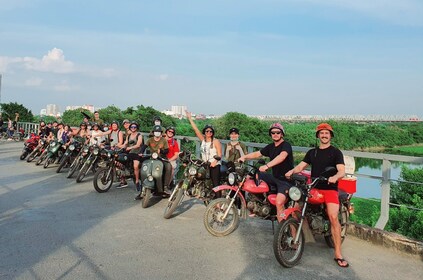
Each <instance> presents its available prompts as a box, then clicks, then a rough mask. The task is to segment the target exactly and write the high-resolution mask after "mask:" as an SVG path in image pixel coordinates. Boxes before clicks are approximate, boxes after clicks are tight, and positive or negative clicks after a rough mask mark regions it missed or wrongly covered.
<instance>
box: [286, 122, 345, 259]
mask: <svg viewBox="0 0 423 280" xmlns="http://www.w3.org/2000/svg"><path fill="white" fill-rule="evenodd" d="M333 137H334V134H333V129H332V126H330V125H329V124H327V123H321V124H319V125H318V126H317V127H316V138H318V139H319V142H320V144H319V147H318V148H317V147H316V148H314V149H311V150H309V151H308V152H307V154H306V155H305V157H304V159H303V161H302V162H300V163H299V164H298V165H297V166H296V167H295V168H294V169H292V170H290V171H288V172H287V173H286V174H285V176H286V177H287V178H290V177H291V176H292V174H294V173H298V172H301V171H302V170H304V169H305V168H306V167H307V166H309V165H311V177H312V178H317V177H319V175H320V174H321V173H322V172H323V171H325V169H326V168H327V167H335V168H336V169H337V173H336V174H335V175H334V176H332V177H329V178H328V181H327V182H319V183H318V184H317V186H316V189H319V193H321V194H323V196H324V199H325V204H326V209H327V214H328V216H329V220H330V225H331V232H332V238H333V242H334V245H335V246H334V247H335V259H334V260H335V262H336V263H337V264H338V265H339V266H340V267H348V266H349V264H348V262H347V261H346V260H345V259H344V258H343V257H342V253H341V225H340V224H339V220H338V213H339V199H338V180H339V179H341V178H343V177H344V176H345V164H344V157H343V155H342V152H341V151H340V150H338V149H337V148H335V147H334V146H332V145H331V143H330V141H331V139H332V138H333Z"/></svg>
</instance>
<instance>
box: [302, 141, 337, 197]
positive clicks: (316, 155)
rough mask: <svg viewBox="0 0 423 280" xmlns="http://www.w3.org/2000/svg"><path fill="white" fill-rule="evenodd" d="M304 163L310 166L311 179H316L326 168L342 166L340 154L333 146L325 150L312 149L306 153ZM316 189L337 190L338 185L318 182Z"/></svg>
mask: <svg viewBox="0 0 423 280" xmlns="http://www.w3.org/2000/svg"><path fill="white" fill-rule="evenodd" d="M303 161H304V162H306V163H308V164H310V165H311V177H312V178H317V177H319V176H320V174H322V173H323V172H324V171H325V169H326V168H327V167H335V168H336V165H337V164H344V156H343V155H342V152H341V151H340V150H339V149H337V148H335V147H334V146H329V147H328V148H326V149H319V148H314V149H311V150H309V151H308V152H307V154H306V155H305V157H304V159H303ZM316 188H318V189H322V190H338V183H336V184H329V185H328V183H327V182H318V183H317V186H316Z"/></svg>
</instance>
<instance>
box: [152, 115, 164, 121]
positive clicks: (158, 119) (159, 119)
mask: <svg viewBox="0 0 423 280" xmlns="http://www.w3.org/2000/svg"><path fill="white" fill-rule="evenodd" d="M155 121H162V119H161V118H160V117H159V116H154V118H153V122H155Z"/></svg>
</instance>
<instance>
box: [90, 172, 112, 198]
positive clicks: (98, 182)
mask: <svg viewBox="0 0 423 280" xmlns="http://www.w3.org/2000/svg"><path fill="white" fill-rule="evenodd" d="M114 177H115V172H114V170H112V168H111V167H103V168H100V169H99V170H97V172H96V173H95V174H94V180H93V183H94V189H95V190H96V191H97V192H99V193H104V192H107V191H108V190H110V188H111V186H112V184H113V179H114Z"/></svg>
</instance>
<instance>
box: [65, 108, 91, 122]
mask: <svg viewBox="0 0 423 280" xmlns="http://www.w3.org/2000/svg"><path fill="white" fill-rule="evenodd" d="M82 112H84V113H85V114H87V115H89V116H92V114H91V112H90V111H88V110H87V109H82V108H79V109H75V110H66V111H65V112H64V113H63V116H62V121H63V123H65V124H68V125H70V126H79V124H80V123H81V122H82V121H83V120H84V115H83V114H82ZM91 119H93V117H91Z"/></svg>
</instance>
